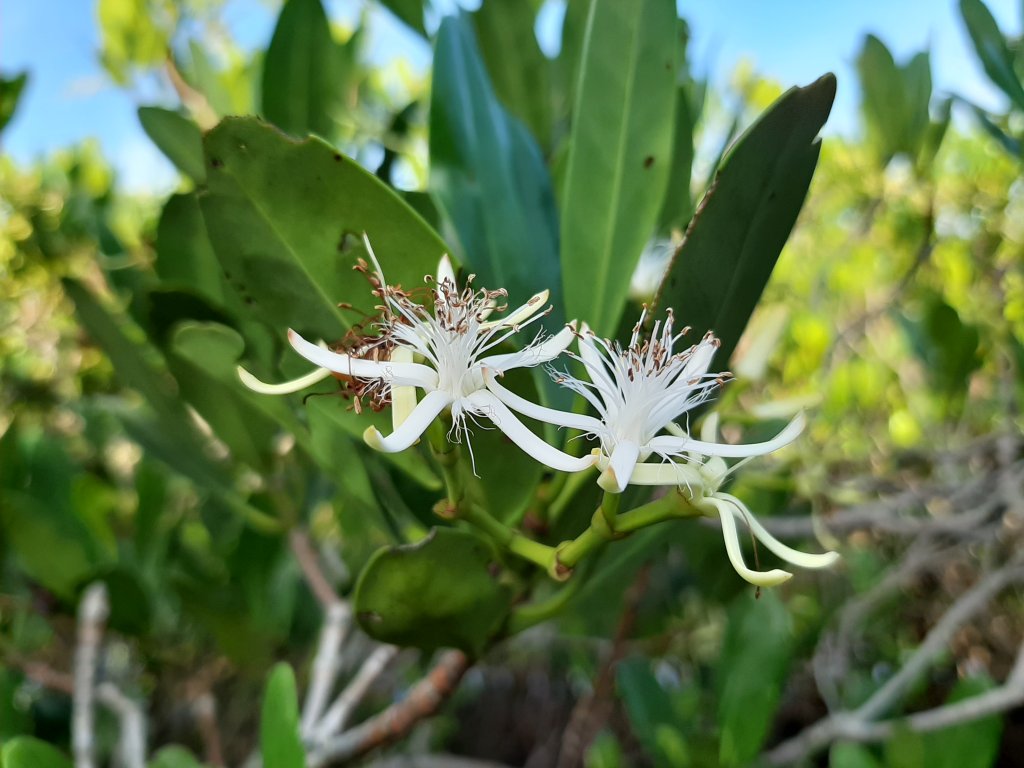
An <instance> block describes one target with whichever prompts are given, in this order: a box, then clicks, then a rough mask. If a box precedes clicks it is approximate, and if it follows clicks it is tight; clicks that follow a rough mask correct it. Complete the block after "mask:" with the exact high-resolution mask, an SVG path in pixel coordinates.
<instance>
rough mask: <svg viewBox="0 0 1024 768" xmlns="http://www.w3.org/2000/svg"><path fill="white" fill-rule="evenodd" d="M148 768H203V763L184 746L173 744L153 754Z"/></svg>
mask: <svg viewBox="0 0 1024 768" xmlns="http://www.w3.org/2000/svg"><path fill="white" fill-rule="evenodd" d="M148 768H203V763H201V762H199V760H197V759H196V758H195V756H194V755H193V754H192V753H191V752H189V751H188V750H187V749H185V748H184V747H179V746H177V745H174V744H172V745H171V746H169V747H163V748H161V749H160V750H159V751H158V752H157V753H156V754H155V755H153V759H152V760H150V761H149V763H148Z"/></svg>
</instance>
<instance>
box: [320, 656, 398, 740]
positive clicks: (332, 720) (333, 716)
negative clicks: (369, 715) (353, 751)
mask: <svg viewBox="0 0 1024 768" xmlns="http://www.w3.org/2000/svg"><path fill="white" fill-rule="evenodd" d="M397 654H398V648H396V647H395V646H393V645H382V646H380V647H379V648H377V649H376V650H374V652H373V653H371V654H370V655H369V656H368V657H367V658H366V660H365V661H364V662H363V663H362V665H361V666H360V667H359V671H357V672H356V674H355V676H353V678H352V680H351V681H350V682H349V684H348V685H347V686H345V689H344V690H343V691H342V692H341V693H340V694H339V695H338V698H337V699H335V701H334V703H333V704H332V705H331V707H330V709H328V710H327V713H326V714H325V715H324V716H323V719H321V720H320V723H319V724H318V725H317V726H316V728H315V729H314V731H313V734H312V735H313V738H314V740H315V741H318V742H322V741H327V740H328V739H329V738H330V737H331V736H333V735H334V734H335V733H337V732H339V731H341V730H342V729H343V728H344V727H345V725H346V724H347V723H348V720H349V718H350V717H351V716H352V712H353V711H354V710H355V708H356V707H357V706H359V702H361V701H362V700H363V699H364V698H365V697H366V694H367V693H368V692H369V690H370V687H371V686H372V685H373V683H374V682H375V681H376V680H377V678H378V677H380V674H381V673H382V672H383V671H384V668H385V667H387V665H388V664H389V663H390V661H391V660H392V659H393V658H395V656H396V655H397Z"/></svg>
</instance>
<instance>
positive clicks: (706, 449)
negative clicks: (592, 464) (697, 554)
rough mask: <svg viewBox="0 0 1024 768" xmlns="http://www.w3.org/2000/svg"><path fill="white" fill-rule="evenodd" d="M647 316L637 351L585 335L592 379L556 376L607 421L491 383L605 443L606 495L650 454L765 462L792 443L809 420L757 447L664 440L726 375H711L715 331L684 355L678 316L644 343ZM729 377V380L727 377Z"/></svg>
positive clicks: (633, 344)
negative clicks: (532, 399) (679, 346)
mask: <svg viewBox="0 0 1024 768" xmlns="http://www.w3.org/2000/svg"><path fill="white" fill-rule="evenodd" d="M645 316H646V310H644V314H643V315H641V317H640V321H639V322H638V323H637V324H636V326H635V327H634V329H633V336H632V338H631V339H630V343H629V346H628V347H627V348H626V349H622V348H621V347H620V346H619V345H618V344H617V343H615V342H612V341H607V340H605V339H600V338H598V337H596V336H595V335H594V334H593V333H591V332H590V331H589V330H587V329H586V328H584V331H583V333H582V334H580V336H579V342H578V347H579V355H572V357H574V358H576V359H577V360H579V361H580V362H581V363H582V364H583V367H584V369H585V370H586V372H587V376H588V377H589V381H585V380H582V379H577V378H575V377H574V376H571V375H569V374H568V373H559V374H556V381H558V382H559V383H560V384H562V385H563V386H566V387H568V388H569V389H571V390H573V391H574V392H576V393H578V394H580V395H582V396H583V397H584V398H585V399H586V400H587V401H588V402H589V403H590V404H591V405H592V406H593V407H594V410H596V411H597V413H598V415H599V418H595V417H593V416H586V415H582V414H574V413H565V412H563V411H557V410H554V409H552V408H543V407H541V406H538V405H536V404H534V403H531V402H529V401H527V400H525V399H523V398H521V397H519V396H518V395H516V394H514V393H512V392H509V391H508V390H507V389H505V388H504V387H502V386H501V385H500V384H499V383H498V382H497V381H496V380H495V379H493V378H491V379H489V380H488V386H489V388H490V389H491V391H492V392H494V393H495V394H496V395H497V396H498V397H500V398H501V399H502V400H503V401H504V402H505V403H506V404H507V405H509V406H510V407H512V408H515V409H516V410H518V411H519V412H521V413H523V414H524V415H526V416H530V417H533V418H536V419H539V420H541V421H546V422H548V423H551V424H557V425H559V426H563V427H571V428H574V429H578V430H581V431H582V432H584V433H585V434H587V435H588V436H590V437H594V438H597V439H598V440H599V441H600V443H601V448H600V451H601V458H602V459H605V461H602V462H601V463H600V465H601V466H602V469H603V472H602V474H601V477H600V479H599V480H598V483H599V484H600V486H601V487H602V488H604V489H605V490H606V491H610V492H613V493H621V492H622V491H623V490H625V488H626V486H627V485H628V484H629V483H630V481H631V479H632V477H633V474H634V472H635V471H636V469H637V467H638V466H648V465H645V464H641V463H640V462H643V461H644V460H645V459H647V458H648V457H649V456H651V455H652V454H653V455H656V456H658V457H659V458H660V459H661V460H662V461H670V460H672V459H674V458H679V457H682V456H685V454H686V453H696V454H702V455H704V456H733V457H736V456H759V455H761V454H765V453H770V452H771V451H774V450H776V449H777V448H781V447H782V446H784V445H786V444H787V443H789V442H791V441H792V440H793V439H794V438H795V437H796V435H797V434H799V432H800V429H802V422H799V421H798V422H795V423H794V424H791V425H790V426H789V427H787V428H786V429H785V430H783V432H782V433H781V434H779V435H778V436H777V437H776V438H774V439H772V440H769V441H768V442H765V443H755V444H752V445H729V444H727V443H708V442H703V441H700V440H695V439H693V438H692V437H690V436H689V434H687V433H686V431H685V430H682V429H678V428H676V429H675V432H676V433H675V434H671V435H663V434H660V433H661V432H662V431H663V430H665V429H666V428H671V427H674V424H673V422H675V420H676V419H678V418H679V417H680V416H682V415H684V414H685V413H686V412H687V411H689V410H691V409H692V408H694V407H695V406H696V405H699V404H700V403H702V402H704V401H705V400H707V399H708V398H709V397H710V396H711V393H712V391H713V390H714V389H715V388H716V387H717V386H719V385H720V384H721V383H722V381H723V375H722V374H716V373H708V367H709V366H710V365H711V358H712V357H713V356H714V354H715V350H716V349H718V340H717V339H716V338H715V337H714V336H713V335H712V334H710V333H708V334H707V335H706V336H704V338H703V339H702V340H701V341H700V342H699V343H697V344H695V345H693V346H691V347H689V348H687V349H685V350H683V351H680V352H675V351H674V347H675V345H676V344H677V343H678V341H679V340H680V339H681V338H682V337H683V336H684V335H685V334H686V332H687V330H688V329H683V330H682V331H681V332H679V333H673V317H672V312H671V310H670V311H669V313H668V317H667V318H666V319H665V322H664V324H662V323H660V322H659V323H655V324H654V330H653V333H652V334H651V338H650V339H649V340H644V341H641V340H640V330H641V326H642V325H643V322H644V318H645ZM726 375H727V374H726Z"/></svg>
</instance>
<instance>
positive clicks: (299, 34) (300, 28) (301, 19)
mask: <svg viewBox="0 0 1024 768" xmlns="http://www.w3.org/2000/svg"><path fill="white" fill-rule="evenodd" d="M341 53H342V48H341V47H340V46H339V45H338V44H337V43H335V42H334V38H333V37H332V36H331V26H330V22H328V20H327V14H325V13H324V8H323V6H322V5H321V4H320V0H288V2H286V3H285V4H284V8H282V9H281V15H280V16H279V17H278V19H277V27H276V28H275V29H274V36H273V38H272V39H271V41H270V47H269V48H267V53H266V56H265V57H264V59H263V90H262V94H263V115H264V116H265V117H266V118H267V120H269V121H270V122H272V123H274V124H275V125H277V126H278V127H279V128H281V129H282V130H284V131H287V132H288V133H291V134H295V135H297V136H305V135H306V134H307V133H316V134H319V135H321V136H329V135H330V134H331V133H332V130H333V128H334V113H335V112H337V111H338V110H339V109H341V107H342V99H343V97H344V94H345V87H344V80H345V77H346V74H347V73H346V72H345V66H344V58H343V57H342V55H341Z"/></svg>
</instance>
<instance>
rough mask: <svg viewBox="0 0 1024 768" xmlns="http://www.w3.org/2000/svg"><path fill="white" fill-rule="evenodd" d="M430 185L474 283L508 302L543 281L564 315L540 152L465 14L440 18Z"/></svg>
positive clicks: (548, 181) (548, 186)
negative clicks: (511, 109) (506, 99)
mask: <svg viewBox="0 0 1024 768" xmlns="http://www.w3.org/2000/svg"><path fill="white" fill-rule="evenodd" d="M430 187H431V189H432V190H433V191H434V192H435V195H436V199H437V201H438V204H439V207H440V208H441V209H442V210H443V212H444V214H445V215H446V217H447V218H448V219H449V220H450V221H451V223H452V225H453V227H454V230H455V233H456V234H457V236H458V239H459V245H460V253H461V254H462V256H463V260H464V262H465V264H466V267H467V268H468V269H469V270H470V271H471V272H474V273H476V274H477V275H479V278H480V285H483V286H486V287H488V288H506V289H508V292H509V296H510V302H511V305H512V306H513V307H515V306H518V305H519V304H520V303H522V302H523V301H526V299H527V298H528V297H530V296H531V295H533V294H535V293H537V292H539V291H541V290H545V289H548V290H550V291H551V298H552V302H553V304H554V306H555V307H556V314H555V317H554V318H552V323H558V322H560V319H561V301H560V298H559V297H560V296H561V289H562V286H561V276H560V274H559V265H558V220H557V215H556V212H555V205H554V193H553V191H552V187H551V179H550V177H549V176H548V171H547V168H546V167H545V165H544V159H543V158H542V157H541V154H540V150H539V149H538V148H537V144H536V142H535V141H534V140H533V138H532V137H531V136H530V134H529V133H528V132H527V130H526V129H525V128H524V127H523V125H522V124H521V123H520V122H519V121H518V120H516V119H515V118H513V117H511V116H509V114H508V113H507V112H506V111H505V110H504V108H502V106H501V104H499V103H498V101H497V98H496V97H495V95H494V90H493V88H492V87H491V83H490V80H489V78H488V77H487V73H486V72H485V71H484V67H483V64H482V62H481V60H480V54H479V51H478V49H477V46H476V42H475V41H474V39H473V31H472V28H471V27H470V26H469V23H468V22H467V21H466V19H465V18H464V17H457V16H449V17H447V18H446V19H444V21H442V22H441V28H440V29H439V30H438V33H437V42H436V46H435V52H434V79H433V87H432V92H431V104H430Z"/></svg>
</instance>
